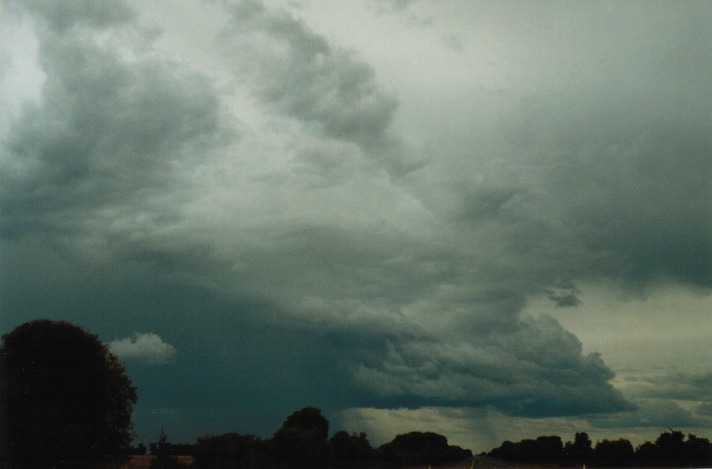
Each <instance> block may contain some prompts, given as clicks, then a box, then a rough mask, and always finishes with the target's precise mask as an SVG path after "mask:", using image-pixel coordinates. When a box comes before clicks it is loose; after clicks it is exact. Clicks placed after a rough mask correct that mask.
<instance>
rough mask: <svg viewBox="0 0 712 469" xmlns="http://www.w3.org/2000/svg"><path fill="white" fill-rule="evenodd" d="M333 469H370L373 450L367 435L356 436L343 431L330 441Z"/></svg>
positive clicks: (335, 434)
mask: <svg viewBox="0 0 712 469" xmlns="http://www.w3.org/2000/svg"><path fill="white" fill-rule="evenodd" d="M329 445H330V446H331V467H338V468H348V467H368V466H369V465H370V464H371V461H372V460H373V448H372V447H371V443H369V441H368V438H366V434H365V433H359V434H358V435H356V434H355V433H352V434H351V435H349V433H348V432H346V431H344V430H341V431H338V432H336V433H334V436H332V437H331V439H330V440H329Z"/></svg>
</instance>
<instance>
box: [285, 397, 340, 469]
mask: <svg viewBox="0 0 712 469" xmlns="http://www.w3.org/2000/svg"><path fill="white" fill-rule="evenodd" d="M328 436H329V421H328V420H326V418H325V417H324V416H323V415H321V410H319V409H317V408H316V407H305V408H303V409H301V410H298V411H296V412H294V413H293V414H292V415H290V416H289V417H287V420H285V422H284V423H283V424H282V428H280V429H279V430H277V432H276V433H275V434H274V437H273V438H272V447H273V449H274V455H275V457H276V458H277V460H278V461H279V462H280V463H282V464H283V465H289V466H290V467H312V468H316V467H323V466H325V465H326V463H327V462H328V459H329V445H328V442H327V437H328Z"/></svg>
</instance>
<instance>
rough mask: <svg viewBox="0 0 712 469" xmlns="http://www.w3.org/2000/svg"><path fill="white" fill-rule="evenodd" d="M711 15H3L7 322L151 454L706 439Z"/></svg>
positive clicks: (82, 8) (358, 7)
mask: <svg viewBox="0 0 712 469" xmlns="http://www.w3.org/2000/svg"><path fill="white" fill-rule="evenodd" d="M710 23H712V3H710V2H704V1H699V2H695V1H689V2H682V3H680V2H667V1H628V2H619V1H612V2H609V1H596V2H593V1H591V2H584V1H574V2H571V1H541V2H529V1H508V0H507V1H502V2H484V1H483V2H477V1H469V0H466V1H465V0H463V1H457V0H448V1H425V0H420V1H418V0H413V1H408V0H391V1H387V0H382V1H375V0H363V1H350V0H349V1H347V0H338V1H334V0H291V1H259V0H248V1H208V0H204V1H200V0H180V1H168V0H154V1H151V2H142V1H138V0H136V1H131V0H116V1H112V2H95V1H92V0H82V1H80V0H77V1H44V0H22V1H19V0H5V1H4V3H3V4H2V33H1V34H2V41H0V256H1V257H0V300H1V301H0V333H8V332H10V331H11V330H12V329H13V328H15V327H16V326H18V325H20V324H22V323H23V322H25V321H28V320H31V319H36V318H51V319H61V320H66V321H70V322H73V323H75V324H77V325H80V326H81V327H83V328H85V329H86V330H87V331H89V332H91V333H93V334H97V335H98V336H99V338H100V339H101V340H102V341H103V342H105V343H107V344H108V345H109V347H110V349H111V350H112V351H113V352H114V353H115V354H116V355H117V356H119V357H120V358H121V359H122V361H123V362H124V363H125V364H126V367H127V373H128V374H129V376H130V378H131V380H132V381H133V383H134V384H135V385H136V386H138V394H139V400H138V403H137V405H136V407H135V411H134V422H135V426H136V433H137V441H141V442H144V443H145V444H147V443H148V442H151V441H157V438H158V434H159V432H160V429H161V427H162V426H163V427H164V428H165V431H166V434H167V435H168V439H169V441H174V442H192V441H194V440H195V438H197V437H199V436H203V435H206V434H219V433H224V432H233V431H234V432H240V433H253V434H258V435H261V436H265V437H269V436H271V435H272V433H273V432H274V431H276V430H277V429H278V428H279V427H280V425H281V423H282V422H283V420H284V419H285V418H286V416H288V415H289V414H291V413H292V412H294V411H295V410H297V409H300V408H302V407H306V406H316V407H319V408H320V409H322V411H323V413H324V415H325V416H326V417H327V418H328V419H329V421H330V422H331V431H332V433H333V432H335V431H337V430H339V429H345V430H347V431H354V432H366V433H367V434H368V435H369V439H370V441H371V442H372V444H374V445H376V444H381V443H384V442H386V441H389V440H390V439H392V438H393V437H394V436H395V435H396V434H398V433H405V432H408V431H435V432H438V433H442V434H444V435H446V436H447V437H448V439H449V442H450V443H451V444H458V445H461V446H464V447H467V448H470V449H472V450H473V451H475V452H479V451H487V450H490V449H492V448H493V447H495V446H498V445H499V444H501V442H502V441H504V440H512V441H518V440H520V439H523V438H534V437H536V436H539V435H547V434H556V435H560V436H561V437H562V439H563V440H564V441H567V440H573V435H574V433H575V432H579V431H586V432H588V433H589V435H590V436H591V439H592V440H593V441H594V442H595V441H597V440H601V439H603V438H609V439H610V438H618V437H625V438H629V439H631V441H632V442H633V443H634V444H640V443H642V442H643V441H645V440H651V439H655V437H656V436H657V435H659V434H660V433H661V432H663V431H667V429H668V428H674V429H680V430H682V431H683V432H685V433H693V434H696V435H697V436H701V437H708V438H712V348H710V347H709V343H710V335H711V334H712V332H710V331H712V314H711V313H712V294H711V293H712V268H711V267H712V107H710V105H709V104H710V102H712V81H710V79H709V78H710V76H712V48H710V44H711V43H712V33H711V32H710V28H709V25H710Z"/></svg>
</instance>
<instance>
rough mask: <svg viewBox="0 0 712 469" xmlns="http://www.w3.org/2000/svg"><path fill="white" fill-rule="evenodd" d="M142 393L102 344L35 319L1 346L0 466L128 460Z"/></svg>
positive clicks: (89, 464) (64, 465) (99, 463)
mask: <svg viewBox="0 0 712 469" xmlns="http://www.w3.org/2000/svg"><path fill="white" fill-rule="evenodd" d="M135 403H136V388H135V387H134V386H132V384H131V381H130V380H129V378H128V377H127V376H126V373H125V368H124V366H123V365H122V364H121V362H120V361H119V360H118V359H117V358H116V357H115V356H114V355H112V354H111V353H110V352H109V349H108V348H107V347H106V346H105V345H104V344H102V343H101V342H100V341H99V339H98V338H97V337H96V336H95V335H92V334H89V333H87V332H86V331H85V330H83V329H82V328H80V327H78V326H75V325H73V324H70V323H67V322H63V321H50V320H35V321H31V322H28V323H25V324H22V325H21V326H19V327H17V328H16V329H15V330H13V331H12V332H11V333H9V334H6V335H4V336H3V342H2V346H0V422H4V425H2V426H0V428H1V430H0V464H4V465H5V466H6V467H8V468H33V469H34V468H36V469H42V468H50V467H55V468H89V467H92V468H97V467H104V466H106V465H107V464H108V463H109V462H111V461H120V460H125V459H126V458H127V456H128V454H129V452H130V444H131V441H132V439H133V427H132V424H131V412H132V410H133V405H134V404H135Z"/></svg>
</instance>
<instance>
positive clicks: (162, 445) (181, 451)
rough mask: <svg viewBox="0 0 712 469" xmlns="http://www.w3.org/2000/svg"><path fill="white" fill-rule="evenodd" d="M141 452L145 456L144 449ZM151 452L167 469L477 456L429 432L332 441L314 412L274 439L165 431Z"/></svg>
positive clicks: (362, 464) (404, 462)
mask: <svg viewBox="0 0 712 469" xmlns="http://www.w3.org/2000/svg"><path fill="white" fill-rule="evenodd" d="M141 447H142V450H143V452H144V453H145V452H146V448H145V446H143V445H140V448H141ZM149 448H150V452H151V454H154V455H156V457H155V458H154V459H153V461H152V462H151V467H152V468H165V469H174V468H180V467H185V466H184V465H183V464H181V462H180V461H179V460H178V458H177V457H176V456H178V455H190V456H192V457H193V464H192V466H191V467H193V468H195V469H227V468H238V467H239V468H287V467H289V468H326V467H329V468H392V467H405V466H416V465H438V464H445V463H450V462H456V461H461V460H463V459H465V458H469V457H471V456H472V452H471V451H470V450H468V449H462V448H460V447H459V446H453V445H448V442H447V438H445V437H444V436H442V435H438V434H436V433H430V432H411V433H406V434H403V435H398V436H396V437H395V438H394V439H393V441H391V442H389V443H386V444H384V445H381V446H380V447H378V448H374V447H372V446H371V443H370V442H369V441H368V438H367V437H366V434H365V433H358V434H356V433H348V432H346V431H343V430H342V431H338V432H336V433H335V434H334V435H333V436H332V437H331V438H329V421H328V420H327V419H326V418H325V417H324V416H323V415H322V414H321V411H320V410H319V409H318V408H315V407H306V408H303V409H301V410H298V411H296V412H294V413H293V414H292V415H290V416H289V417H288V418H287V419H286V420H285V422H284V423H283V425H282V427H281V428H280V429H279V430H277V432H276V433H275V434H274V435H273V436H272V438H271V439H263V438H260V437H257V436H255V435H243V434H239V433H225V434H222V435H209V436H203V437H201V438H198V440H197V441H196V442H195V444H193V445H174V444H171V443H169V442H168V441H167V439H166V436H165V434H164V433H163V431H161V436H160V437H159V441H158V442H157V443H151V444H150V445H149ZM135 452H138V453H140V452H141V449H139V448H136V451H135Z"/></svg>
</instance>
